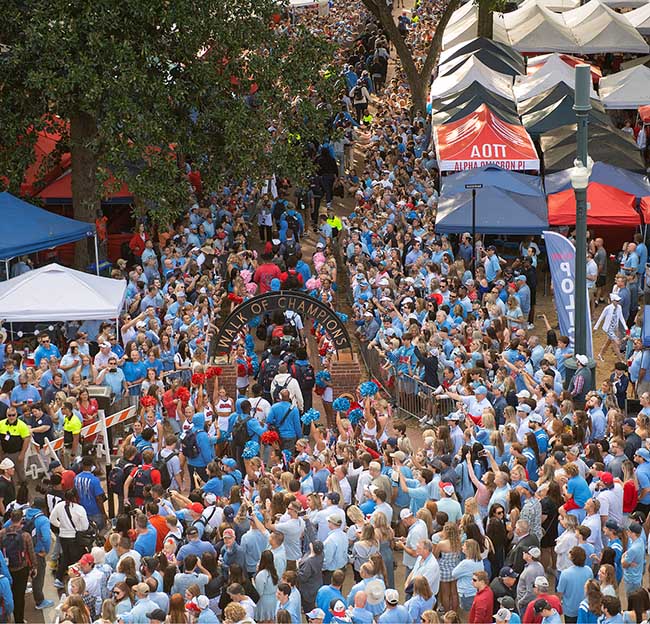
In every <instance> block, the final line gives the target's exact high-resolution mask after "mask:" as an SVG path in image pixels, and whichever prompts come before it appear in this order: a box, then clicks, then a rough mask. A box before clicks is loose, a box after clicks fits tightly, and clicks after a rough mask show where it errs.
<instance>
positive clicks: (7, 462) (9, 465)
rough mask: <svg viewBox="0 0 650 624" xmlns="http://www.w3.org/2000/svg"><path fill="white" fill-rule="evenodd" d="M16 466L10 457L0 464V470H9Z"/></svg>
mask: <svg viewBox="0 0 650 624" xmlns="http://www.w3.org/2000/svg"><path fill="white" fill-rule="evenodd" d="M14 466H15V464H14V463H13V462H12V461H11V460H10V459H9V458H8V457H5V458H4V459H3V460H2V461H1V462H0V470H9V469H10V468H13V467H14Z"/></svg>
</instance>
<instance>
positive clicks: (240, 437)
mask: <svg viewBox="0 0 650 624" xmlns="http://www.w3.org/2000/svg"><path fill="white" fill-rule="evenodd" d="M251 420H253V417H252V416H251V415H250V414H249V415H248V416H247V417H246V418H238V419H237V420H235V424H234V425H233V426H232V444H233V446H234V447H235V448H244V447H245V446H246V442H248V439H249V437H250V436H249V435H248V423H249V422H250V421H251Z"/></svg>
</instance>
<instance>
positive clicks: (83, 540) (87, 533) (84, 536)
mask: <svg viewBox="0 0 650 624" xmlns="http://www.w3.org/2000/svg"><path fill="white" fill-rule="evenodd" d="M65 513H66V514H67V515H68V518H69V519H70V524H71V525H72V526H74V520H73V519H72V512H71V511H70V505H67V504H66V505H65ZM98 534H99V530H98V528H97V525H96V524H95V523H94V522H93V521H92V520H90V521H89V522H88V528H87V529H85V530H84V531H77V532H76V534H75V540H77V543H78V544H79V545H80V546H81V547H82V548H83V549H84V550H86V551H88V552H90V550H91V549H92V547H93V546H95V544H96V542H97V535H98Z"/></svg>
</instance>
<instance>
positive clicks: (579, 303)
mask: <svg viewBox="0 0 650 624" xmlns="http://www.w3.org/2000/svg"><path fill="white" fill-rule="evenodd" d="M575 72H576V90H575V104H574V106H573V110H574V111H575V112H576V119H577V124H578V128H577V144H578V150H577V152H578V153H577V156H578V158H577V160H576V163H575V164H576V168H581V169H583V171H581V172H580V173H579V174H578V175H577V176H575V177H576V178H580V179H575V180H574V178H573V177H572V180H571V182H572V185H573V189H574V192H575V196H576V258H575V262H576V264H575V306H576V309H575V351H574V353H575V354H586V353H587V331H588V328H587V314H586V310H587V305H588V302H587V288H586V284H587V186H588V184H589V173H590V170H589V163H588V160H589V156H588V154H587V149H588V138H589V129H588V124H589V111H590V110H591V102H590V98H589V90H590V86H591V69H590V67H589V65H584V64H581V65H577V66H576V69H575ZM584 169H586V170H587V173H586V179H585V175H584Z"/></svg>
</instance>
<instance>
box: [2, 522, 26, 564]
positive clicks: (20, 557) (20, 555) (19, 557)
mask: <svg viewBox="0 0 650 624" xmlns="http://www.w3.org/2000/svg"><path fill="white" fill-rule="evenodd" d="M2 553H3V554H4V556H5V559H6V560H7V565H8V566H9V569H10V570H20V569H22V568H24V567H25V566H27V565H29V557H28V555H27V549H26V548H25V539H24V537H23V531H7V532H6V533H5V534H4V537H3V538H2Z"/></svg>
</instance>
